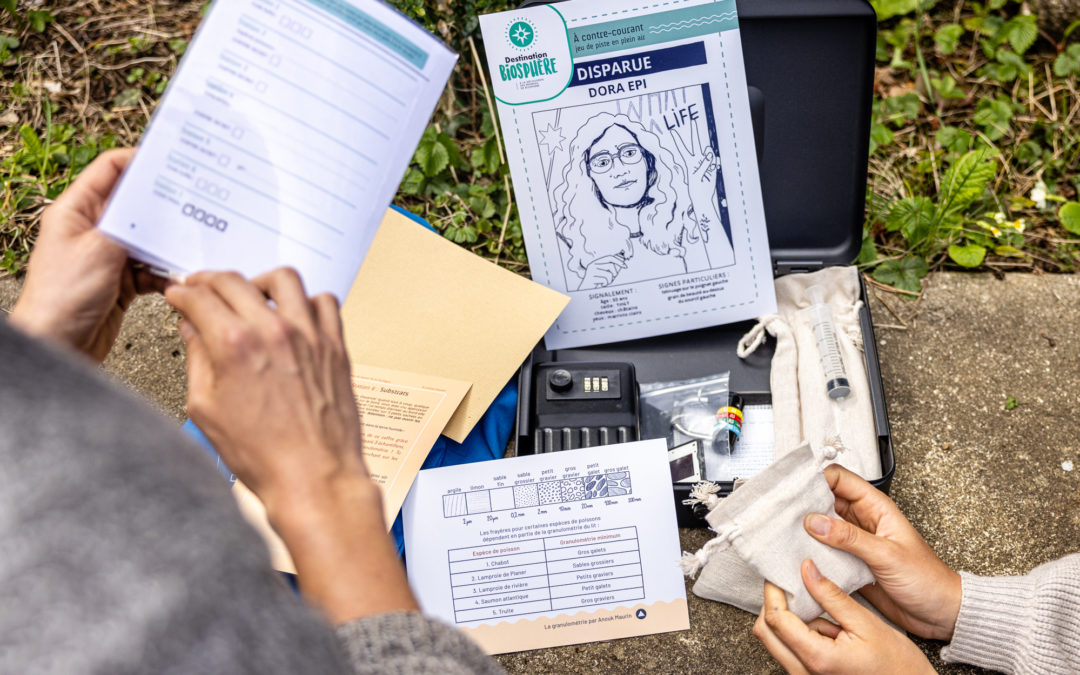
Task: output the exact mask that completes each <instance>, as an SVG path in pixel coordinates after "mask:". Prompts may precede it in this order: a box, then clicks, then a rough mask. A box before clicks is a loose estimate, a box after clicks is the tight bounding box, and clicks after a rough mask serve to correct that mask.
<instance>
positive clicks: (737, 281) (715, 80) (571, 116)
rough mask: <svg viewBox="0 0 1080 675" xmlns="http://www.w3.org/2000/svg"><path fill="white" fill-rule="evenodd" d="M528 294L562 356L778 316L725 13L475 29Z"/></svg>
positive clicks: (497, 23)
mask: <svg viewBox="0 0 1080 675" xmlns="http://www.w3.org/2000/svg"><path fill="white" fill-rule="evenodd" d="M480 25H481V28H482V30H483V34H484V45H485V48H486V50H487V60H488V70H489V73H490V75H491V80H492V86H493V88H494V91H495V96H496V98H497V99H498V112H499V120H500V122H501V123H502V129H503V135H504V138H505V142H506V148H507V152H508V155H509V160H510V168H511V173H512V175H513V178H514V190H515V193H516V195H517V201H518V208H519V209H520V212H521V220H522V225H523V229H524V233H525V244H526V248H527V250H528V255H529V264H530V269H531V271H532V275H533V279H535V280H536V281H539V282H540V283H543V284H544V285H546V286H548V287H550V288H553V289H556V290H559V291H563V292H566V293H567V294H569V295H570V297H571V301H570V304H569V306H568V307H567V309H566V310H565V311H564V312H563V313H562V315H561V316H560V317H559V319H558V321H556V322H555V324H554V326H552V328H551V329H550V330H549V331H548V333H547V336H546V338H547V347H548V348H549V349H560V348H565V347H575V346H580V345H587V344H596V343H602V342H613V341H617V340H625V339H631V338H637V337H645V336H651V335H658V334H663V333H672V332H677V331H683V330H688V329H693V328H700V327H703V326H711V325H717V324H722V323H727V322H732V321H738V320H743V319H748V318H752V317H755V316H759V315H761V314H767V313H770V312H772V311H774V310H775V296H774V293H773V286H772V265H771V261H770V257H769V245H768V239H767V233H766V230H765V215H764V210H763V206H762V200H761V186H760V182H759V179H758V168H757V159H756V154H755V146H754V137H753V128H752V126H751V120H750V105H749V100H748V95H747V87H746V74H745V72H744V68H743V60H742V44H741V41H740V36H739V24H738V18H737V16H736V11H735V2H734V0H721V1H718V2H709V1H708V0H704V1H703V0H681V1H680V0H674V1H672V2H664V3H652V2H650V3H645V2H642V3H627V2H621V1H617V0H591V1H588V2H586V1H584V0H571V1H570V2H563V3H558V4H557V5H541V6H536V7H531V8H528V9H522V10H517V11H511V12H504V13H501V14H490V15H486V16H482V17H481V18H480Z"/></svg>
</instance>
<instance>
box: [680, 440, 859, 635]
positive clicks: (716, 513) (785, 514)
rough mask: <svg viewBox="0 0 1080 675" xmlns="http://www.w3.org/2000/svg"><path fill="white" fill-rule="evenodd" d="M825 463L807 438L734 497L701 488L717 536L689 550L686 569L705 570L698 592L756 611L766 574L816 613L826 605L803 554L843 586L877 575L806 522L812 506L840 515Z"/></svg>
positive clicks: (791, 602)
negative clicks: (808, 579)
mask: <svg viewBox="0 0 1080 675" xmlns="http://www.w3.org/2000/svg"><path fill="white" fill-rule="evenodd" d="M833 454H834V453H832V452H826V456H825V457H824V458H823V459H824V460H825V461H832V460H833V459H834V457H833V456H832V455H833ZM822 468H823V463H822V460H821V459H819V458H817V457H815V455H814V453H813V452H812V450H811V449H810V446H808V445H803V446H802V447H800V448H796V449H795V450H793V451H792V452H789V453H788V454H786V455H785V456H784V457H781V458H780V459H778V460H777V461H775V462H773V463H772V464H771V465H769V466H768V467H767V468H766V469H765V470H764V471H762V472H761V473H759V474H758V475H756V476H754V477H753V478H751V479H749V480H748V481H746V483H745V484H743V485H742V487H740V488H739V489H737V490H735V491H734V492H733V493H731V495H730V496H729V497H726V498H724V499H719V498H717V497H716V495H715V494H711V495H710V494H708V492H707V491H706V490H704V489H701V490H698V492H697V495H696V496H697V497H698V499H700V500H701V501H703V502H704V503H706V504H708V505H710V506H711V507H712V510H711V511H710V512H709V515H708V516H707V517H706V519H707V520H708V521H709V526H710V527H711V528H712V529H713V531H715V532H716V537H715V538H714V539H712V540H711V541H709V542H708V543H707V544H705V546H704V547H702V549H701V550H700V551H698V552H697V553H695V554H693V555H691V554H689V553H687V554H684V556H683V570H684V571H685V572H686V573H688V574H691V575H692V574H694V573H696V572H698V571H699V570H700V572H701V576H700V577H699V578H698V580H697V583H695V584H694V589H693V590H694V593H695V594H697V595H699V596H701V597H704V598H708V599H710V600H719V601H721V602H726V603H728V604H732V605H735V606H736V607H739V608H741V609H745V610H747V611H750V612H755V613H756V612H757V611H758V610H760V609H761V601H762V600H761V598H762V592H763V579H768V580H769V581H771V582H772V583H774V584H776V585H777V586H779V587H780V588H782V589H783V590H784V592H785V593H786V595H787V598H788V609H790V610H791V611H792V612H793V613H794V614H796V615H797V616H798V617H799V618H800V619H802V620H803V621H810V620H811V619H813V618H815V617H818V616H821V614H822V612H823V610H822V608H821V605H819V604H818V603H817V601H816V600H814V599H813V598H812V597H811V596H810V593H809V592H808V591H807V590H806V586H805V585H804V584H803V581H802V576H801V573H800V566H801V565H802V561H803V560H806V559H807V558H809V559H811V560H813V561H814V563H815V564H816V565H817V566H818V569H819V570H821V573H822V574H823V575H824V576H825V577H827V578H829V579H831V580H832V581H833V582H834V583H835V584H836V585H837V586H839V587H840V588H842V589H844V592H845V593H852V592H853V591H856V590H858V589H859V588H862V587H863V586H865V585H866V584H869V583H872V582H873V581H874V576H873V574H871V572H870V568H869V567H867V565H866V563H864V562H863V561H862V560H860V559H858V558H856V557H855V556H853V555H851V554H850V553H847V552H845V551H841V550H838V549H835V548H832V547H831V546H827V545H825V544H822V543H821V542H819V541H818V540H816V539H814V538H813V537H811V536H810V535H809V534H808V533H807V532H806V530H805V529H804V528H803V518H805V516H806V515H807V514H809V513H822V514H825V515H826V516H829V517H832V518H836V517H838V516H837V514H836V510H835V509H834V508H833V505H834V497H833V493H832V490H830V489H829V483H828V481H827V480H826V479H825V474H824V473H823V472H822ZM700 487H702V485H699V488H700Z"/></svg>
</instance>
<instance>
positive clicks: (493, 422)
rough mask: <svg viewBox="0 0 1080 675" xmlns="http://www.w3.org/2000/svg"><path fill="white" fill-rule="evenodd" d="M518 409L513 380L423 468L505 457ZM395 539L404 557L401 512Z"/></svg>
mask: <svg viewBox="0 0 1080 675" xmlns="http://www.w3.org/2000/svg"><path fill="white" fill-rule="evenodd" d="M391 208H393V209H394V210H396V211H399V212H400V213H402V214H404V215H406V216H408V217H409V218H410V219H412V220H413V221H415V222H417V223H419V224H421V225H423V226H424V227H426V228H428V229H429V230H432V231H434V228H433V227H431V225H429V224H428V223H427V221H425V220H424V219H423V218H421V217H419V216H417V215H416V214H413V213H410V212H409V211H406V210H404V209H401V208H398V207H397V206H392V207H391ZM516 410H517V383H516V381H515V380H514V379H511V380H510V382H508V383H507V384H506V386H505V387H503V389H502V391H501V392H499V395H498V396H496V397H495V400H494V401H493V402H492V404H491V406H490V407H489V408H488V409H487V411H486V412H485V413H484V415H483V416H482V417H481V418H480V420H479V421H478V422H477V423H476V426H475V427H473V430H472V431H471V432H469V435H468V436H466V437H465V440H464V441H463V442H461V443H457V442H455V441H452V440H450V439H449V438H447V437H446V436H439V438H438V440H436V441H435V445H434V446H433V447H432V448H431V452H430V453H428V456H427V459H426V460H425V461H424V464H423V466H422V467H421V469H435V468H438V467H440V466H455V465H457V464H469V463H471V462H480V461H484V460H488V459H498V458H500V457H502V456H503V452H504V451H505V450H506V444H507V442H508V441H509V440H510V433H511V432H512V431H513V429H514V414H515V411H516ZM183 430H184V431H185V432H187V433H188V434H189V435H190V436H191V437H192V438H193V439H195V441H197V442H198V443H199V445H201V446H202V448H203V449H204V450H205V451H206V452H207V454H209V455H210V457H211V458H212V459H213V460H214V462H215V463H216V464H217V468H218V470H219V471H220V472H221V474H222V475H223V476H225V478H226V479H227V480H228V481H229V483H230V484H232V483H235V482H236V476H235V475H233V473H232V471H230V470H229V468H228V467H227V466H225V462H223V461H222V460H221V456H220V455H218V453H217V450H215V449H214V446H213V444H212V443H210V441H209V439H207V438H206V436H205V435H203V433H202V431H200V430H199V427H197V426H195V423H194V422H192V421H191V420H187V421H186V422H184V426H183ZM390 532H391V534H393V536H394V540H395V541H396V542H397V547H398V554H399V555H400V556H402V558H404V556H405V540H404V534H403V530H402V524H401V514H400V513H398V516H397V519H395V520H394V526H393V527H392V528H391V529H390Z"/></svg>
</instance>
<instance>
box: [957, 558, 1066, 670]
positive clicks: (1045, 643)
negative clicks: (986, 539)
mask: <svg viewBox="0 0 1080 675" xmlns="http://www.w3.org/2000/svg"><path fill="white" fill-rule="evenodd" d="M960 577H961V579H962V584H963V597H962V600H961V603H960V614H959V616H958V617H957V619H956V630H955V632H954V634H953V640H952V642H951V643H949V645H947V646H946V647H945V648H943V649H942V650H941V658H942V659H943V660H945V661H946V662H947V663H969V664H971V665H975V666H981V667H983V668H990V669H992V670H999V671H1002V672H1006V673H1077V672H1080V554H1073V555H1068V556H1065V557H1064V558H1062V559H1060V560H1055V561H1054V562H1050V563H1047V564H1045V565H1041V566H1039V567H1036V568H1035V569H1034V570H1032V571H1031V573H1029V574H1028V575H1026V576H1022V577H979V576H975V575H973V574H968V573H967V572H961V573H960Z"/></svg>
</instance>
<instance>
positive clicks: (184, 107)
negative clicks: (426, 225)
mask: <svg viewBox="0 0 1080 675" xmlns="http://www.w3.org/2000/svg"><path fill="white" fill-rule="evenodd" d="M456 60H457V56H456V55H455V54H454V53H453V52H451V51H450V50H449V49H447V48H446V46H445V45H443V44H442V43H441V42H439V41H438V40H436V39H435V38H434V37H433V36H431V35H430V34H428V33H427V32H426V31H424V30H423V29H422V28H420V27H419V26H417V25H416V24H414V23H413V22H411V21H410V20H409V19H407V18H406V17H404V16H403V15H401V14H399V13H398V12H396V11H395V10H393V9H392V8H390V7H389V6H388V5H385V4H383V3H381V2H378V1H377V0H218V1H216V2H214V3H213V5H212V6H211V11H210V13H209V14H208V15H207V17H206V18H205V20H204V21H203V24H202V26H201V27H200V28H199V31H198V34H197V35H196V38H195V40H194V42H193V43H192V45H191V47H190V48H189V49H188V52H187V54H186V55H185V56H184V59H183V62H182V63H181V64H180V67H179V69H178V72H177V74H176V75H175V77H174V78H173V81H172V83H171V84H170V86H169V89H168V91H167V92H166V95H165V98H164V100H163V101H162V102H161V104H160V105H159V106H158V109H157V111H156V112H155V114H154V118H153V120H152V122H151V124H150V127H149V129H148V130H147V131H146V134H145V135H144V136H143V139H142V142H141V143H140V145H139V151H138V153H137V154H136V156H135V159H134V160H133V161H132V164H131V165H130V166H129V167H128V169H127V171H125V173H124V176H123V178H122V180H121V182H120V186H119V188H118V189H117V191H116V193H115V194H114V195H113V198H112V200H111V201H110V203H109V205H108V208H107V209H106V211H105V214H104V216H103V218H102V222H101V228H102V229H103V230H104V231H105V232H106V233H107V234H109V235H110V236H112V237H114V238H116V239H118V240H119V241H120V242H121V243H123V244H125V245H126V246H127V247H128V248H129V250H131V251H132V255H133V256H134V257H136V258H138V259H140V260H143V261H144V262H147V263H150V264H152V265H154V266H156V267H160V268H163V269H164V270H166V271H168V272H171V273H174V274H185V273H190V272H196V271H199V270H205V269H231V270H238V271H240V272H241V273H243V274H245V275H247V276H254V275H257V274H260V273H263V272H266V271H268V270H270V269H273V268H275V267H278V266H282V265H291V266H293V267H295V268H297V269H298V270H299V271H300V274H301V276H302V277H303V279H304V283H305V286H306V289H307V291H308V293H309V294H312V295H314V294H316V293H320V292H324V291H329V292H331V293H334V294H335V295H337V297H338V298H339V299H341V300H344V298H345V296H346V294H347V293H348V291H349V287H350V285H351V284H352V281H353V278H354V277H355V276H356V273H357V271H358V270H359V269H360V265H361V263H362V262H363V259H364V255H365V253H366V252H367V249H368V246H369V245H370V244H371V240H372V238H373V237H374V236H375V231H376V229H378V226H379V223H380V222H381V221H382V218H383V214H384V213H385V211H386V206H387V204H389V203H390V200H391V199H392V198H393V195H394V192H395V191H396V189H397V187H398V184H399V183H400V182H401V177H402V176H403V175H404V173H405V170H406V168H408V163H409V160H410V159H411V157H412V154H413V151H414V150H415V148H416V143H417V142H418V141H419V139H420V135H421V134H422V133H423V130H424V127H425V125H426V124H427V122H428V119H429V118H430V116H431V112H432V110H433V109H434V107H435V105H436V103H437V102H438V99H439V96H441V94H442V91H443V88H444V87H445V85H446V81H447V79H448V78H449V76H450V72H451V70H452V69H453V67H454V63H455V61H456Z"/></svg>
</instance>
